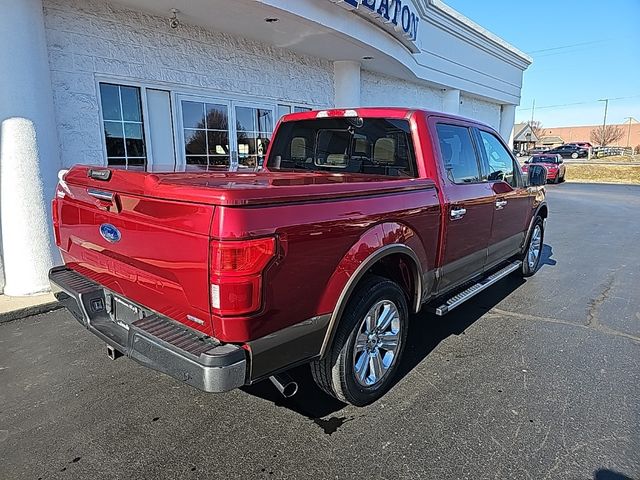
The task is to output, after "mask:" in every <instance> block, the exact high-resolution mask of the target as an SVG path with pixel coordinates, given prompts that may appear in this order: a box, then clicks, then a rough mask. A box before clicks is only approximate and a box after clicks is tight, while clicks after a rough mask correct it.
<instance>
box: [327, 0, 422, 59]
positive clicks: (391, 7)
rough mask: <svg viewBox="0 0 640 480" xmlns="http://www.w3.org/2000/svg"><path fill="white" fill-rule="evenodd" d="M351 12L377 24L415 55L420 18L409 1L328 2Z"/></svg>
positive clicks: (358, 0)
mask: <svg viewBox="0 0 640 480" xmlns="http://www.w3.org/2000/svg"><path fill="white" fill-rule="evenodd" d="M330 1H331V2H333V3H335V4H338V5H340V6H341V7H343V8H346V9H348V10H351V11H353V12H354V13H356V14H358V15H360V16H361V17H364V18H365V19H367V20H369V21H370V22H373V23H377V24H378V25H379V26H381V27H382V28H384V29H385V30H386V31H388V32H389V33H390V34H391V35H393V36H394V37H396V38H397V39H398V40H400V41H401V42H402V43H403V44H404V45H405V46H406V47H407V48H408V49H409V50H410V51H411V52H412V53H417V52H418V49H417V48H416V46H415V41H416V40H417V38H418V24H419V22H420V17H419V16H418V15H417V14H416V12H415V11H414V9H413V4H412V2H411V0H330Z"/></svg>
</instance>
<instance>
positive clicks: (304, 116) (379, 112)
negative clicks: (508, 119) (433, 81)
mask: <svg viewBox="0 0 640 480" xmlns="http://www.w3.org/2000/svg"><path fill="white" fill-rule="evenodd" d="M416 112H420V113H423V114H424V115H425V116H427V117H429V116H433V115H436V116H439V117H446V118H452V119H456V120H462V121H465V122H469V123H473V124H475V125H482V126H485V127H489V128H492V127H491V126H490V125H487V124H486V123H483V122H480V121H478V120H474V119H471V118H467V117H463V116H461V115H454V114H451V113H446V112H438V111H436V110H426V109H424V108H411V107H357V108H330V109H325V110H310V111H307V112H297V113H289V114H287V115H284V116H283V117H282V121H283V122H293V121H296V120H312V119H314V118H327V117H365V118H367V117H369V118H376V117H385V118H407V117H409V116H411V115H412V114H414V113H416Z"/></svg>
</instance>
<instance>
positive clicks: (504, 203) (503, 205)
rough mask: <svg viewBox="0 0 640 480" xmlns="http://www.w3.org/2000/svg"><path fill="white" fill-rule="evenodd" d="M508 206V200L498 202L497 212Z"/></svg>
mask: <svg viewBox="0 0 640 480" xmlns="http://www.w3.org/2000/svg"><path fill="white" fill-rule="evenodd" d="M506 206H507V201H506V200H496V210H502V209H503V208H504V207H506Z"/></svg>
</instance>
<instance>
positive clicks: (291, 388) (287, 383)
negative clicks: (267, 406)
mask: <svg viewBox="0 0 640 480" xmlns="http://www.w3.org/2000/svg"><path fill="white" fill-rule="evenodd" d="M269 380H271V383H273V384H274V385H275V387H276V388H277V389H278V391H279V392H280V393H281V394H282V396H283V397H284V398H289V397H293V396H294V395H295V394H296V393H298V384H297V383H296V382H295V381H294V380H293V378H291V377H290V376H289V375H288V374H286V373H278V374H277V375H273V376H271V377H269Z"/></svg>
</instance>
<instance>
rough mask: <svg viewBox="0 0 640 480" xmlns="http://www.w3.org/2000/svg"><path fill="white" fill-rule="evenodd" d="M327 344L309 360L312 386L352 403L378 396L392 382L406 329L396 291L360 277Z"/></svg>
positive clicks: (360, 403) (394, 287) (406, 314)
mask: <svg viewBox="0 0 640 480" xmlns="http://www.w3.org/2000/svg"><path fill="white" fill-rule="evenodd" d="M338 321H339V324H338V328H337V330H336V333H335V336H334V339H333V343H332V344H331V346H330V348H329V350H328V351H327V352H326V354H325V356H324V357H323V358H322V359H320V360H317V361H315V362H312V363H311V373H312V375H313V379H314V380H315V382H316V383H317V384H318V386H319V387H320V388H321V389H322V390H324V391H325V392H327V393H328V394H329V395H332V396H333V397H335V398H337V399H338V400H341V401H343V402H346V403H350V404H352V405H356V406H359V407H361V406H364V405H368V404H370V403H372V402H374V401H376V400H377V399H379V398H380V397H382V396H383V395H384V394H385V393H386V392H387V391H388V390H389V388H391V385H392V384H393V380H394V377H395V373H396V371H397V369H398V365H399V364H400V360H401V358H402V353H403V351H404V346H405V343H406V339H407V330H408V328H409V308H408V306H407V299H406V296H405V294H404V292H403V291H402V289H401V288H400V287H399V286H398V284H396V283H395V282H392V281H391V280H388V279H386V278H384V277H378V276H373V275H372V276H369V277H366V278H365V279H364V280H363V281H362V283H361V285H360V286H359V287H358V289H357V291H356V292H355V293H354V295H353V296H352V297H351V299H350V300H349V303H348V304H347V307H346V308H345V310H344V312H343V314H342V317H341V318H340V319H338Z"/></svg>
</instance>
